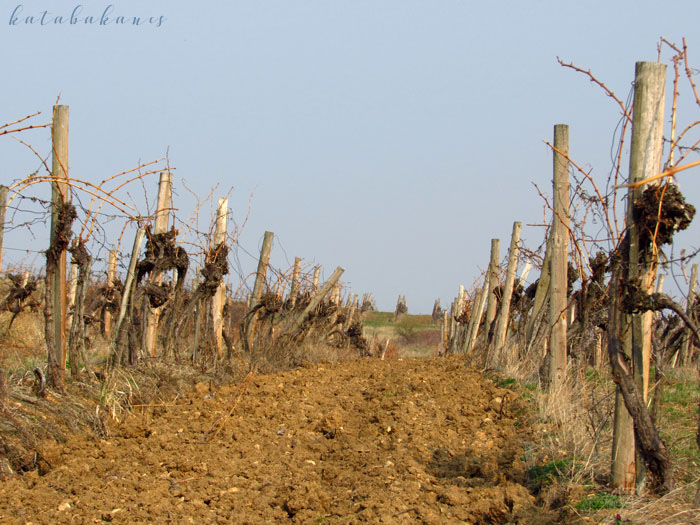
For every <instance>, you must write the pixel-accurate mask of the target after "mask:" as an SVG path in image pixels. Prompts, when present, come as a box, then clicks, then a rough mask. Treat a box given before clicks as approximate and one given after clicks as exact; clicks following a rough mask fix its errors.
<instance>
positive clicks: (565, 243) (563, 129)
mask: <svg viewBox="0 0 700 525" xmlns="http://www.w3.org/2000/svg"><path fill="white" fill-rule="evenodd" d="M554 148H555V151H554V155H553V156H554V182H553V186H554V203H553V204H554V216H553V217H552V232H551V238H552V256H551V262H550V265H551V268H550V271H551V283H550V284H551V285H550V287H549V325H550V336H549V354H550V359H549V383H550V388H552V389H553V390H554V391H556V389H557V388H558V387H559V386H560V385H561V384H562V382H563V381H564V379H565V377H566V326H567V315H566V314H567V304H568V302H567V296H566V290H567V270H568V265H569V160H568V155H569V126H567V125H566V124H557V125H555V126H554Z"/></svg>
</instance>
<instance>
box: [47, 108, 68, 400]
mask: <svg viewBox="0 0 700 525" xmlns="http://www.w3.org/2000/svg"><path fill="white" fill-rule="evenodd" d="M68 117H69V108H68V106H62V105H59V106H54V111H53V126H52V129H51V138H52V150H53V155H52V162H51V177H52V182H51V243H50V247H49V250H48V251H47V257H46V295H47V297H46V310H45V319H46V324H47V326H46V345H47V347H48V354H49V356H48V381H49V385H50V386H51V387H53V388H56V389H59V390H63V389H64V386H65V371H66V248H67V245H68V241H69V239H65V238H62V236H65V229H64V231H63V232H59V231H58V229H59V228H60V227H61V226H62V225H63V224H66V223H67V222H68V220H67V219H68V218H67V217H66V213H65V212H66V206H65V205H66V204H67V203H68V202H69V195H68V192H69V186H68V182H67V179H68ZM62 223H63V224H62Z"/></svg>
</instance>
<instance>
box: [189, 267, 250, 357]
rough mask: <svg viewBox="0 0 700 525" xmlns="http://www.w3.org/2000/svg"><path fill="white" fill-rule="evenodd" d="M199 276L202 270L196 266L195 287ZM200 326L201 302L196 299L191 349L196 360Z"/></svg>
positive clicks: (199, 278) (199, 280)
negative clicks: (192, 347)
mask: <svg viewBox="0 0 700 525" xmlns="http://www.w3.org/2000/svg"><path fill="white" fill-rule="evenodd" d="M201 276H202V270H201V269H200V268H199V267H197V270H196V271H195V282H194V288H195V289H196V288H197V286H198V285H199V283H200V282H201ZM248 299H250V296H248ZM201 326H202V304H201V301H197V304H195V305H194V349H193V350H192V361H196V360H197V352H198V351H199V340H200V332H201Z"/></svg>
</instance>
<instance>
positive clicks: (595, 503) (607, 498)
mask: <svg viewBox="0 0 700 525" xmlns="http://www.w3.org/2000/svg"><path fill="white" fill-rule="evenodd" d="M621 506H622V500H621V499H620V496H616V495H615V494H608V493H606V492H602V493H600V494H594V495H592V496H588V497H586V498H583V499H582V500H581V501H579V502H578V503H577V504H576V508H577V509H578V510H601V509H619V508H620V507H621Z"/></svg>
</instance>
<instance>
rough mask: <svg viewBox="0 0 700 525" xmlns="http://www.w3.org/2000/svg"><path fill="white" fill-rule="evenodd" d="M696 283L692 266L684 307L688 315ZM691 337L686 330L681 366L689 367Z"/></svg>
mask: <svg viewBox="0 0 700 525" xmlns="http://www.w3.org/2000/svg"><path fill="white" fill-rule="evenodd" d="M697 282H698V265H697V264H694V265H693V266H692V267H691V269H690V283H688V298H687V300H688V303H687V304H686V307H685V312H686V313H687V314H688V315H690V314H691V308H692V307H693V301H695V285H696V284H697ZM692 340H693V337H692V335H691V334H690V329H688V328H686V330H685V337H684V339H683V348H682V350H681V353H682V358H683V366H689V365H690V362H691V360H692V357H693V348H694V345H693V342H692Z"/></svg>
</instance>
